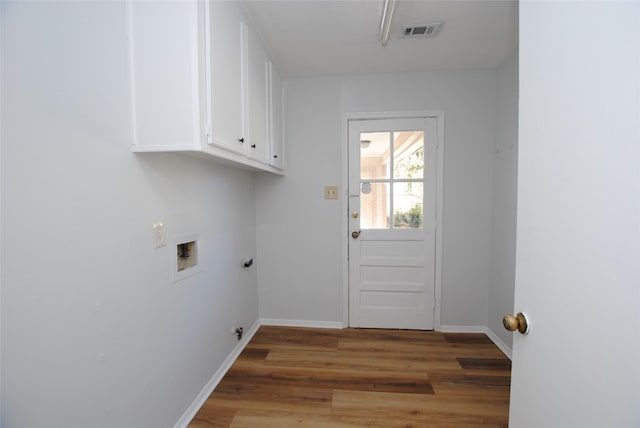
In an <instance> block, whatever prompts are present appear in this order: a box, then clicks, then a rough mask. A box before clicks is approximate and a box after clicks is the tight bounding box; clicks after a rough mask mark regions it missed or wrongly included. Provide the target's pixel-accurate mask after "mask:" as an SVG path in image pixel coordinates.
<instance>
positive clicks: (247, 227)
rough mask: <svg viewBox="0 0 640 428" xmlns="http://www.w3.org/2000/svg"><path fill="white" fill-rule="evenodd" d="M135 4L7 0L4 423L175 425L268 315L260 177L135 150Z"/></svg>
mask: <svg viewBox="0 0 640 428" xmlns="http://www.w3.org/2000/svg"><path fill="white" fill-rule="evenodd" d="M124 7H125V6H124V3H123V2H90V3H86V2H77V3H71V2H41V3H33V2H2V118H1V119H2V157H1V158H2V168H1V171H2V179H1V183H2V249H3V251H2V278H1V279H2V299H1V302H2V308H1V314H2V343H1V349H2V421H1V422H2V426H7V427H18V426H23V427H30V428H31V427H52V426H64V427H89V426H91V427H99V426H103V427H136V428H137V427H154V428H155V427H170V426H173V425H174V424H175V422H176V421H177V420H178V419H179V418H180V416H181V415H182V414H183V412H184V411H185V410H186V409H187V407H188V406H189V405H190V404H191V403H192V401H193V399H194V398H195V397H196V395H197V394H198V393H199V392H200V391H201V390H202V388H203V387H204V386H205V384H206V383H207V381H208V380H209V379H210V378H211V376H212V375H213V373H214V372H215V371H216V370H217V369H218V367H219V366H220V365H221V363H222V362H223V361H224V359H225V358H226V357H227V356H228V355H229V354H230V352H231V351H232V349H233V347H234V346H235V345H236V343H237V341H236V339H235V338H234V337H233V336H232V335H231V334H230V329H231V326H232V325H233V323H234V322H236V321H240V322H242V323H244V324H245V325H246V326H247V327H249V326H250V325H251V324H253V323H254V322H255V321H256V320H257V317H258V304H257V289H256V287H257V281H256V270H255V269H251V270H248V271H247V270H243V269H242V268H240V258H241V257H242V256H244V255H252V254H254V252H255V215H254V203H253V187H254V186H253V177H252V175H251V174H250V173H248V172H243V171H238V170H233V169H228V168H226V167H220V166H214V165H211V164H205V163H201V162H200V161H196V160H192V159H189V158H184V157H180V156H174V155H134V154H132V153H131V152H130V151H129V146H130V144H131V135H132V131H131V121H130V101H129V91H128V69H127V48H126V40H125V34H126V31H125V30H126V27H125V10H124ZM157 221H162V222H164V224H165V226H166V230H167V238H168V241H169V242H171V240H172V239H173V238H174V237H178V236H181V235H186V234H192V233H199V234H200V243H201V257H202V259H201V262H202V264H203V266H204V270H203V271H202V272H201V273H200V274H197V275H195V276H193V277H190V278H188V279H185V280H183V281H181V282H179V283H172V280H171V274H170V266H171V263H170V260H171V259H170V258H171V257H172V256H174V255H175V249H174V248H172V246H171V245H167V246H165V247H162V248H160V249H153V247H152V239H151V225H152V223H153V222H157Z"/></svg>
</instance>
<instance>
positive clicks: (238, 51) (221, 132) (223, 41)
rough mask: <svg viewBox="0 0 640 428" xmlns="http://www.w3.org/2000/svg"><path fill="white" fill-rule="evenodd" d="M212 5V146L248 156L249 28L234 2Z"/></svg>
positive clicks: (213, 3)
mask: <svg viewBox="0 0 640 428" xmlns="http://www.w3.org/2000/svg"><path fill="white" fill-rule="evenodd" d="M209 5H210V6H209V7H210V23H211V24H210V25H211V29H210V37H211V64H210V67H211V110H212V111H211V115H212V124H211V126H212V134H213V139H212V140H213V141H212V143H213V144H215V145H217V146H220V147H223V148H226V149H228V150H231V151H234V152H237V153H244V150H245V148H244V144H243V141H245V140H246V138H245V135H244V131H243V130H244V116H243V113H244V87H243V75H244V74H243V56H244V38H245V35H246V25H245V23H244V22H243V20H242V17H241V15H240V14H239V12H238V11H237V10H236V8H235V6H234V5H233V3H232V2H226V1H212V2H209Z"/></svg>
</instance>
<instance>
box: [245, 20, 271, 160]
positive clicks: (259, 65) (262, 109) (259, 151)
mask: <svg viewBox="0 0 640 428" xmlns="http://www.w3.org/2000/svg"><path fill="white" fill-rule="evenodd" d="M268 70H269V58H268V57H267V54H266V52H265V50H264V48H263V47H262V45H261V44H260V42H259V41H258V38H257V37H256V35H255V34H254V33H253V32H252V31H247V74H246V76H247V116H246V118H247V125H248V126H247V141H246V142H247V145H248V149H247V156H249V157H251V158H252V159H255V160H258V161H260V162H264V163H266V164H268V163H269V102H268V101H269V86H268Z"/></svg>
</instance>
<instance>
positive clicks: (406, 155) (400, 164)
mask: <svg viewBox="0 0 640 428" xmlns="http://www.w3.org/2000/svg"><path fill="white" fill-rule="evenodd" d="M423 176H424V131H401V132H394V133H393V177H394V178H396V179H398V178H422V177H423Z"/></svg>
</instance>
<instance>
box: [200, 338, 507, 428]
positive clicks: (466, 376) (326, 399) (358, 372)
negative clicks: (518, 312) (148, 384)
mask: <svg viewBox="0 0 640 428" xmlns="http://www.w3.org/2000/svg"><path fill="white" fill-rule="evenodd" d="M510 380H511V362H510V361H509V360H508V359H507V358H506V357H505V356H504V355H503V354H502V352H501V351H500V350H499V349H498V348H497V347H496V346H495V345H494V344H493V343H492V342H491V341H490V340H489V339H488V338H487V337H486V336H485V335H484V334H447V333H436V332H425V331H410V330H378V329H376V330H368V329H344V330H329V329H311V328H290V327H265V326H263V327H261V328H260V329H259V330H258V332H257V333H256V335H255V336H254V337H253V339H252V340H251V342H250V343H249V344H248V345H247V347H246V348H245V350H244V351H243V352H242V354H241V355H240V357H239V358H238V360H237V361H236V362H235V363H234V365H233V366H232V367H231V369H230V370H229V372H228V373H227V374H226V375H225V377H224V379H223V380H222V381H221V382H220V384H219V385H218V387H217V388H216V389H215V391H214V392H213V393H212V394H211V396H210V397H209V398H208V399H207V401H206V402H205V404H204V406H203V407H202V408H201V409H200V411H199V412H198V414H197V415H196V416H195V418H194V419H193V421H191V424H190V425H189V427H191V428H210V427H233V428H241V427H247V428H249V427H252V428H253V427H277V428H286V427H294V426H295V427H318V428H320V427H322V428H356V427H404V428H409V427H441V428H444V427H461V428H471V427H506V426H507V422H508V413H509V385H510Z"/></svg>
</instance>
